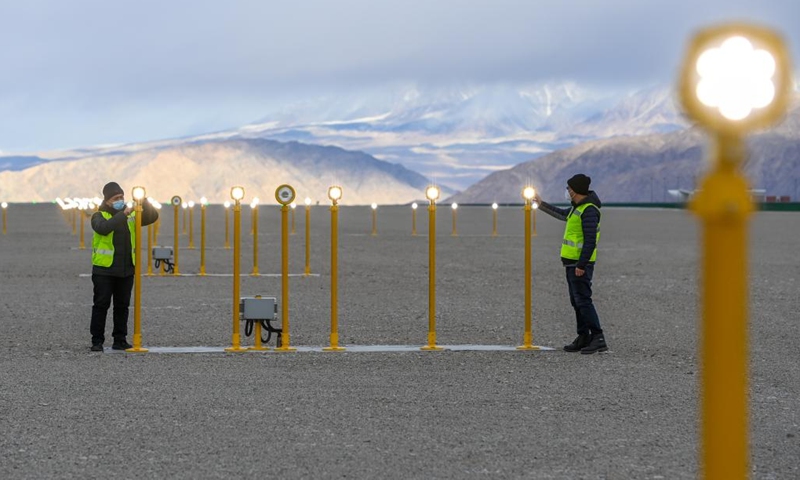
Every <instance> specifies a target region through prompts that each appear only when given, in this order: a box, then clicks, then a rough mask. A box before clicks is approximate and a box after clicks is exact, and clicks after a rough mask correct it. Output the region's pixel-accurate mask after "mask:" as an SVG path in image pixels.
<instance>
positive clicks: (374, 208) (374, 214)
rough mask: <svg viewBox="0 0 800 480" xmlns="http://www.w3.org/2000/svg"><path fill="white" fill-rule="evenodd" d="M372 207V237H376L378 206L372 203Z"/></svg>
mask: <svg viewBox="0 0 800 480" xmlns="http://www.w3.org/2000/svg"><path fill="white" fill-rule="evenodd" d="M371 207H372V236H373V237H374V236H376V235H377V234H378V204H377V203H373V204H372V205H371Z"/></svg>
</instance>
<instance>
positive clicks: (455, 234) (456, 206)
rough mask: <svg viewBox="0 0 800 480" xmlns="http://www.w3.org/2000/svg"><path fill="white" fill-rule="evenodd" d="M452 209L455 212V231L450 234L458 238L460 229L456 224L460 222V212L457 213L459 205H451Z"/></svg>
mask: <svg viewBox="0 0 800 480" xmlns="http://www.w3.org/2000/svg"><path fill="white" fill-rule="evenodd" d="M450 208H451V209H452V210H453V231H452V232H450V235H451V236H453V237H457V236H458V227H457V226H456V222H457V221H458V212H457V210H458V204H457V203H455V202H453V203H452V204H451V205H450Z"/></svg>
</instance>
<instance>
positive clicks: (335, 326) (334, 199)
mask: <svg viewBox="0 0 800 480" xmlns="http://www.w3.org/2000/svg"><path fill="white" fill-rule="evenodd" d="M328 198H330V199H331V336H330V342H331V344H330V346H329V347H325V348H323V350H325V351H326V352H341V351H343V350H345V348H344V347H340V346H339V200H340V199H341V198H342V187H340V186H337V185H334V186H332V187H330V188H329V189H328Z"/></svg>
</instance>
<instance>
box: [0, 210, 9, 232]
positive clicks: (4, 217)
mask: <svg viewBox="0 0 800 480" xmlns="http://www.w3.org/2000/svg"><path fill="white" fill-rule="evenodd" d="M0 207H2V209H3V235H5V234H6V224H7V220H6V216H7V213H6V210H8V203H6V202H3V203H0Z"/></svg>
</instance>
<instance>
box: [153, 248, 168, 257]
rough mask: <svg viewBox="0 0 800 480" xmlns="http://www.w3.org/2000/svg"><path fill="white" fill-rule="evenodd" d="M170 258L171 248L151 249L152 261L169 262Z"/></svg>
mask: <svg viewBox="0 0 800 480" xmlns="http://www.w3.org/2000/svg"><path fill="white" fill-rule="evenodd" d="M171 258H172V247H153V259H154V260H169V259H171Z"/></svg>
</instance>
